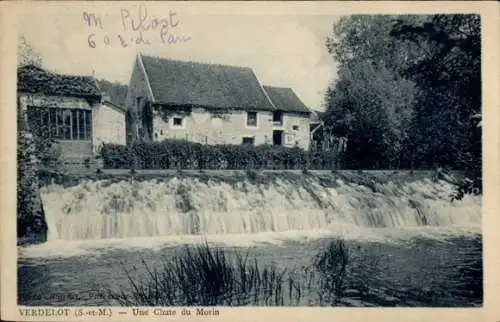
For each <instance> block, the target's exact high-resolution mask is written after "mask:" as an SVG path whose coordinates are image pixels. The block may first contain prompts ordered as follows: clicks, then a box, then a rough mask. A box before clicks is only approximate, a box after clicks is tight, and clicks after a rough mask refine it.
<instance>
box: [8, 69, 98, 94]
mask: <svg viewBox="0 0 500 322" xmlns="http://www.w3.org/2000/svg"><path fill="white" fill-rule="evenodd" d="M17 90H18V91H20V92H27V93H43V94H46V95H63V96H76V97H96V98H97V97H100V96H101V91H100V90H99V86H98V85H97V81H96V80H95V78H94V77H91V76H77V75H62V74H56V73H52V72H49V71H47V70H44V69H43V68H40V67H36V66H33V65H28V66H23V67H20V68H18V69H17Z"/></svg>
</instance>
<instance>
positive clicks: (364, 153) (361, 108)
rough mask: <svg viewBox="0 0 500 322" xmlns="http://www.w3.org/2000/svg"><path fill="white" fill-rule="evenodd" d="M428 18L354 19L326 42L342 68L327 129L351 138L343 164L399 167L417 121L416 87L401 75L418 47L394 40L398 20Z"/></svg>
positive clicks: (328, 98) (330, 96)
mask: <svg viewBox="0 0 500 322" xmlns="http://www.w3.org/2000/svg"><path fill="white" fill-rule="evenodd" d="M402 18H403V19H407V20H408V21H415V20H422V19H427V18H426V17H424V18H422V17H414V16H411V17H401V16H387V15H376V16H369V15H354V16H348V17H343V18H341V19H340V20H339V21H338V23H336V24H335V25H334V27H333V35H332V36H331V37H329V38H328V39H327V48H328V50H329V52H330V53H331V54H332V55H333V57H334V59H335V60H336V61H337V62H338V64H339V68H338V70H339V72H338V78H337V81H335V82H334V83H332V85H331V86H330V88H329V90H328V92H327V95H326V102H327V116H326V121H325V124H326V125H327V127H328V129H329V130H330V131H331V132H333V133H334V134H335V135H342V136H347V137H348V138H349V143H350V144H349V145H348V147H347V151H346V154H345V160H344V164H350V165H351V167H360V168H387V167H400V166H402V164H401V163H402V162H404V158H402V156H403V155H404V148H405V147H404V144H403V143H404V142H406V141H407V132H408V128H409V124H410V122H411V119H412V115H413V100H414V86H415V83H414V82H413V81H412V80H409V79H407V78H406V77H405V76H404V75H403V74H402V71H403V70H405V67H406V66H409V64H410V62H411V61H412V60H413V59H414V58H415V55H416V54H417V52H416V51H415V49H414V47H415V45H414V44H411V43H405V42H403V41H400V40H398V39H396V38H394V37H391V35H390V31H391V30H392V27H393V25H394V23H395V21H396V20H397V19H402Z"/></svg>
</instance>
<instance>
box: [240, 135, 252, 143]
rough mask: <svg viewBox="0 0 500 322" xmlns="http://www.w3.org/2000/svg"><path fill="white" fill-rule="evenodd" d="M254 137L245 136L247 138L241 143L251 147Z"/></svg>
mask: <svg viewBox="0 0 500 322" xmlns="http://www.w3.org/2000/svg"><path fill="white" fill-rule="evenodd" d="M254 141H255V139H254V137H253V136H247V137H243V139H242V142H241V143H243V144H248V145H253V144H254Z"/></svg>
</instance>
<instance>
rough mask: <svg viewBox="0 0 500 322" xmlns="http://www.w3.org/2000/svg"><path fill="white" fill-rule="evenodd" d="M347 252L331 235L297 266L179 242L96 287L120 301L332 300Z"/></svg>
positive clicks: (251, 302) (170, 303)
mask: <svg viewBox="0 0 500 322" xmlns="http://www.w3.org/2000/svg"><path fill="white" fill-rule="evenodd" d="M347 257H348V252H347V247H346V246H345V244H344V242H343V241H342V240H335V241H331V242H330V243H329V244H327V246H326V247H325V248H324V249H322V250H320V251H319V252H318V254H316V256H315V257H314V260H313V261H312V264H311V265H310V266H308V267H301V268H298V269H290V268H280V267H278V266H276V265H274V264H262V263H259V262H258V261H257V259H256V258H251V257H250V256H249V253H248V252H246V253H244V252H239V251H231V250H227V249H223V248H217V247H212V246H210V245H208V244H203V245H198V246H185V247H184V248H182V249H180V250H177V251H176V252H175V253H174V255H171V256H162V257H161V259H160V261H161V263H160V265H152V264H148V263H147V262H146V261H145V260H142V266H143V271H142V272H137V268H136V269H125V268H124V270H125V274H126V276H127V280H128V284H129V286H128V287H126V288H122V289H119V290H116V289H113V288H112V287H109V286H108V287H107V288H106V289H105V290H104V291H102V293H103V296H105V297H106V298H107V299H109V300H111V301H113V302H115V303H118V304H119V305H123V306H196V305H198V306H215V305H217V306H219V305H222V306H243V305H252V306H290V305H335V304H336V303H337V302H338V300H339V298H340V297H341V296H342V286H343V280H344V279H345V275H346V274H345V271H346V265H347V263H348V261H347ZM124 267H125V266H124Z"/></svg>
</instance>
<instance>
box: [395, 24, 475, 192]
mask: <svg viewBox="0 0 500 322" xmlns="http://www.w3.org/2000/svg"><path fill="white" fill-rule="evenodd" d="M391 35H392V36H394V37H395V38H397V39H399V40H402V41H405V42H407V43H412V44H416V45H417V46H418V49H419V52H420V55H419V56H420V58H419V59H417V60H415V61H414V62H413V63H412V64H410V65H409V66H408V67H407V68H406V70H405V75H406V76H407V77H408V78H410V79H412V80H413V81H414V82H415V84H416V86H417V87H416V88H417V91H416V96H415V97H416V100H415V119H414V122H413V126H412V129H411V135H410V137H411V141H412V144H411V147H410V150H411V154H412V155H414V156H417V157H418V158H419V159H420V160H419V162H422V163H433V164H438V165H441V166H450V167H453V168H456V169H462V170H466V171H467V172H468V176H469V177H470V178H472V181H473V182H474V185H475V187H476V188H478V189H479V191H480V188H481V186H482V184H481V183H482V179H481V158H482V155H481V149H482V140H481V130H480V128H478V126H477V125H478V124H477V118H476V117H477V115H480V113H481V26H480V17H479V15H473V14H469V15H464V14H454V15H436V16H433V18H432V20H430V21H427V22H424V23H422V22H420V23H408V22H404V21H398V22H397V23H396V24H395V25H394V27H393V30H392V31H391Z"/></svg>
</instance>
